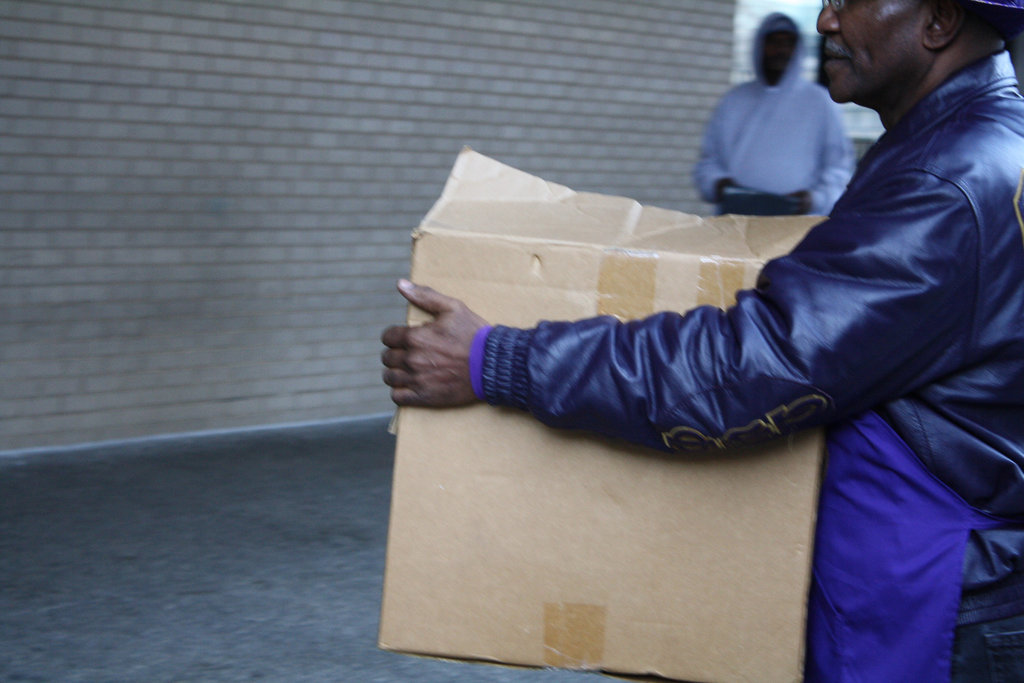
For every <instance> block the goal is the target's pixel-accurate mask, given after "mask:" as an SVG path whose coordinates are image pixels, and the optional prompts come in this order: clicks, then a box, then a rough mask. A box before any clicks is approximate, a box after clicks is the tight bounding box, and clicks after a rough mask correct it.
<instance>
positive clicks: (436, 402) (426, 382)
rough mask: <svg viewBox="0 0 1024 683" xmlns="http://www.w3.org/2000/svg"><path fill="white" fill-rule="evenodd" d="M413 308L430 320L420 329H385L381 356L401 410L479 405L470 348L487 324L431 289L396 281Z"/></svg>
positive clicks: (382, 337) (394, 397)
mask: <svg viewBox="0 0 1024 683" xmlns="http://www.w3.org/2000/svg"><path fill="white" fill-rule="evenodd" d="M398 291H399V292H401V293H402V296H404V297H405V298H406V299H408V300H409V303H411V304H412V305H413V306H416V307H417V308H420V309H422V310H424V311H426V312H427V313H429V314H431V315H433V316H434V320H432V321H431V322H428V323H426V324H424V325H419V326H415V327H410V326H408V325H395V326H393V327H389V328H387V329H386V330H384V333H383V334H382V335H381V341H382V342H384V345H385V346H387V347H388V348H387V349H385V350H384V352H383V353H382V354H381V360H382V361H383V363H384V367H385V370H384V373H383V377H384V383H385V384H387V385H388V386H389V387H391V400H392V401H394V402H395V403H397V404H398V405H400V406H431V407H448V406H458V405H464V404H467V403H472V402H473V401H476V400H477V397H476V394H475V393H473V385H472V383H471V380H470V376H469V349H470V347H471V346H472V344H473V336H474V335H475V334H476V331H477V330H478V329H480V328H481V327H483V326H485V325H486V324H487V321H485V320H484V319H483V318H481V317H480V316H478V315H477V314H476V313H474V312H473V311H471V310H469V308H467V307H466V305H465V304H464V303H462V302H461V301H459V300H458V299H453V298H452V297H450V296H445V295H444V294H441V293H439V292H436V291H434V290H433V289H431V288H430V287H421V286H418V285H414V284H413V283H411V282H409V281H408V280H400V281H399V282H398Z"/></svg>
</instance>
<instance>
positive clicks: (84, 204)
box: [0, 0, 734, 450]
mask: <svg viewBox="0 0 1024 683" xmlns="http://www.w3.org/2000/svg"><path fill="white" fill-rule="evenodd" d="M733 7H734V5H733V1H732V0H634V1H632V2H619V1H618V0H559V1H558V2H555V1H554V0H543V1H542V0H504V1H499V0H489V1H483V0H428V1H420V0H394V1H392V0H364V1H361V2H360V1H347V0H290V1H289V2H281V1H280V0H251V1H243V0H220V1H218V0H64V1H59V0H52V1H51V0H0V206H2V210H0V450H6V449H19V448H28V447H36V446H49V445H59V444H71V443H78V442H87V441H97V440H106V439H120V438H128V437H135V436H144V435H152V434H160V433H170V432H191V431H202V430H208V429H225V428H234V427H245V426H251V425H263V424H275V423H288V422H304V421H315V420H323V419H331V418H336V417H344V416H349V415H362V414H370V413H379V412H383V411H387V410H389V409H390V407H389V403H388V400H387V394H386V391H385V390H384V389H383V387H382V385H381V383H380V380H379V370H378V356H379V348H380V347H379V343H378V341H377V339H378V335H379V332H380V330H381V329H382V328H383V327H384V326H385V325H387V324H390V323H392V322H395V321H397V320H400V319H401V318H402V316H403V311H404V307H403V305H402V302H401V300H400V299H399V297H398V296H397V295H396V294H395V293H394V287H393V284H394V281H395V279H396V278H398V277H399V276H401V275H403V274H404V273H405V272H407V269H408V257H409V232H410V230H411V229H412V228H413V227H415V226H416V225H417V224H418V222H419V220H420V218H421V217H422V215H423V214H424V213H425V212H426V211H427V210H428V209H429V207H430V205H431V203H432V202H433V200H434V199H435V198H436V197H437V195H438V194H439V192H440V190H441V187H442V185H443V183H444V180H445V178H446V176H447V172H448V169H449V168H450V166H451V164H452V162H453V161H454V159H455V156H456V155H457V153H458V151H459V150H460V148H461V147H462V146H464V145H470V146H473V147H475V148H476V149H478V150H479V151H481V152H483V153H485V154H488V155H490V156H494V157H497V158H499V159H501V160H503V161H506V162H508V163H511V164H513V165H515V166H518V167H521V168H523V169H525V170H528V171H531V172H534V173H537V174H540V175H543V176H545V177H547V178H549V179H551V180H554V181H557V182H560V183H563V184H567V185H570V186H573V187H576V188H578V189H583V190H591V191H597V192H606V193H613V194H621V195H627V196H632V197H635V198H637V199H639V200H641V201H643V202H646V203H651V204H657V205H661V206H666V207H670V208H676V209H682V210H686V211H692V212H700V211H704V210H706V208H707V207H706V206H704V205H702V204H701V203H700V202H699V200H698V199H697V197H696V194H695V191H694V189H693V187H692V182H691V178H690V169H691V167H692V164H693V162H694V161H695V159H696V153H697V151H696V150H697V145H698V140H699V135H700V133H701V131H702V129H703V125H704V122H705V120H706V118H707V115H708V113H709V112H710V109H711V107H712V106H713V105H714V103H715V102H716V101H717V99H718V97H719V96H720V95H721V93H722V92H723V91H724V89H725V87H726V86H727V82H728V74H729V69H730V58H731V50H730V45H731V39H732V14H733Z"/></svg>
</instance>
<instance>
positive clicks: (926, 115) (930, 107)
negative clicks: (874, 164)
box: [886, 50, 1017, 139]
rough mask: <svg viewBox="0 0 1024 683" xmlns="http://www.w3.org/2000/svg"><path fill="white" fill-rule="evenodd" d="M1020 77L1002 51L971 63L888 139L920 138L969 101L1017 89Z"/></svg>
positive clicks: (902, 121) (910, 113)
mask: <svg viewBox="0 0 1024 683" xmlns="http://www.w3.org/2000/svg"><path fill="white" fill-rule="evenodd" d="M1016 85H1017V77H1016V75H1015V73H1014V70H1013V63H1012V62H1011V61H1010V53H1009V52H1006V51H1005V50H1004V51H1003V52H1000V53H998V54H994V55H990V56H988V57H985V58H983V59H980V60H978V61H977V62H974V63H973V64H970V65H968V66H966V67H964V68H963V69H961V70H960V71H958V72H956V73H955V74H953V75H952V76H950V77H949V78H948V79H946V81H945V82H944V83H943V84H942V85H940V86H939V87H938V88H936V89H935V90H933V91H932V92H930V93H928V94H927V95H925V97H924V99H922V100H921V101H920V102H918V103H917V104H915V105H914V106H913V107H912V108H911V109H910V111H908V112H907V113H906V115H904V117H903V118H902V119H900V121H899V123H897V124H896V126H894V127H893V129H892V130H891V131H889V133H887V134H886V137H889V138H896V139H907V138H912V137H915V136H917V135H920V134H922V133H924V132H926V131H928V130H929V129H930V128H932V127H933V126H935V125H936V124H937V123H938V122H939V121H942V120H944V119H946V118H948V117H949V115H950V114H951V113H952V112H955V111H957V110H958V109H959V108H960V107H961V106H962V105H963V104H964V103H965V102H967V101H969V100H971V99H974V98H975V97H977V96H978V95H980V94H982V93H985V92H990V91H993V90H998V89H1000V88H1005V87H1010V86H1013V87H1016Z"/></svg>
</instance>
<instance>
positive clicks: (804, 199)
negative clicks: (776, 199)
mask: <svg viewBox="0 0 1024 683" xmlns="http://www.w3.org/2000/svg"><path fill="white" fill-rule="evenodd" d="M788 196H789V197H792V198H793V199H795V200H797V201H798V202H800V208H799V209H797V211H798V212H799V213H801V214H806V213H808V212H809V211H810V210H811V192H810V190H800V191H799V192H790V193H789V195H788Z"/></svg>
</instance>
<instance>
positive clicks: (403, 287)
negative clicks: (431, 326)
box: [398, 279, 451, 316]
mask: <svg viewBox="0 0 1024 683" xmlns="http://www.w3.org/2000/svg"><path fill="white" fill-rule="evenodd" d="M398 291H399V292H401V294H402V296H404V297H405V298H406V300H408V302H409V303H411V304H412V305H413V306H415V307H417V308H420V309H422V310H424V311H426V312H427V313H430V314H431V315H434V316H437V315H440V314H441V313H443V312H445V311H447V310H448V309H449V308H451V306H450V305H448V304H449V301H450V299H449V297H446V296H445V295H444V294H441V293H440V292H437V291H435V290H433V289H431V288H430V287H424V286H420V285H417V284H413V283H412V282H410V281H409V280H405V279H402V280H399V281H398Z"/></svg>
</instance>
